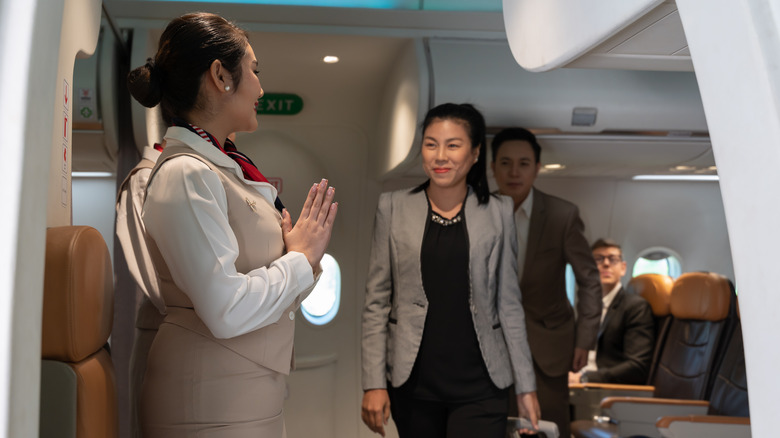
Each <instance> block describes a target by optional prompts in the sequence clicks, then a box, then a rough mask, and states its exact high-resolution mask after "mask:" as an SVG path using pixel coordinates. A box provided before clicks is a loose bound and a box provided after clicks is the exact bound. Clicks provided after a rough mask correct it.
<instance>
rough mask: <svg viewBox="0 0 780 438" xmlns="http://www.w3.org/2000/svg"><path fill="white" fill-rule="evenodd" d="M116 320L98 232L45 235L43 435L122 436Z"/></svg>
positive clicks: (75, 229) (61, 230) (66, 230)
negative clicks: (113, 351)
mask: <svg viewBox="0 0 780 438" xmlns="http://www.w3.org/2000/svg"><path fill="white" fill-rule="evenodd" d="M112 319H113V275H112V270H111V259H110V257H109V254H108V248H107V247H106V243H105V241H104V240H103V237H102V236H101V235H100V233H99V232H98V231H97V230H95V229H94V228H91V227H84V226H66V227H56V228H50V229H49V230H47V233H46V266H45V272H44V291H43V339H42V342H41V350H42V351H41V355H42V359H43V363H42V366H41V412H40V436H41V437H76V438H92V437H95V438H112V437H116V436H117V435H118V432H119V430H118V424H117V398H116V387H115V379H114V369H113V365H112V363H111V358H110V356H109V354H108V351H107V350H106V349H105V348H104V345H106V341H107V340H108V337H109V335H110V333H111V324H112Z"/></svg>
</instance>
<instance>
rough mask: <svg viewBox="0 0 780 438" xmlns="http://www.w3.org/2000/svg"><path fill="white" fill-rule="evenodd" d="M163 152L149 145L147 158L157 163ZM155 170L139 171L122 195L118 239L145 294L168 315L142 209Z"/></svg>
mask: <svg viewBox="0 0 780 438" xmlns="http://www.w3.org/2000/svg"><path fill="white" fill-rule="evenodd" d="M159 157H160V151H158V150H156V149H154V148H153V147H151V146H146V147H145V148H144V151H143V158H144V159H146V160H149V161H151V162H152V163H156V162H157V158H159ZM151 173H152V169H148V168H142V169H138V170H137V171H136V172H135V173H134V174H133V175H132V176H130V178H129V179H128V181H127V184H126V187H124V190H122V191H121V192H120V193H119V199H118V200H117V204H116V237H117V239H118V240H119V244H120V246H121V247H122V253H123V254H124V256H125V261H126V262H127V269H128V271H130V275H132V276H133V279H134V280H135V282H136V284H137V285H138V287H139V288H140V289H141V291H142V292H143V293H144V294H145V295H146V296H147V297H149V299H150V300H151V301H152V304H154V306H155V307H157V310H159V311H160V312H161V313H164V312H165V303H164V302H163V299H162V297H161V296H160V285H159V283H158V281H157V271H156V270H155V269H154V264H153V263H152V258H151V256H150V255H149V249H148V248H147V247H146V240H145V238H144V232H145V230H144V223H143V221H142V220H141V210H142V208H143V205H144V198H145V197H146V183H147V182H148V181H149V175H150V174H151Z"/></svg>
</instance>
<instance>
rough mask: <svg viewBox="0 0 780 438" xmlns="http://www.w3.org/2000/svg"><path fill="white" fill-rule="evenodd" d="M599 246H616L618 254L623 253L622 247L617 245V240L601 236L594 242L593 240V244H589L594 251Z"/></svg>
mask: <svg viewBox="0 0 780 438" xmlns="http://www.w3.org/2000/svg"><path fill="white" fill-rule="evenodd" d="M599 248H617V249H618V250H619V251H620V255H621V256H622V255H623V249H622V248H621V247H620V245H618V243H617V242H615V241H614V240H612V239H610V238H602V239H599V240H597V241H595V242H593V245H591V247H590V250H591V251H595V250H597V249H599Z"/></svg>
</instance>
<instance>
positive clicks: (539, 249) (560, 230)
mask: <svg viewBox="0 0 780 438" xmlns="http://www.w3.org/2000/svg"><path fill="white" fill-rule="evenodd" d="M584 228H585V226H584V225H583V223H582V220H581V219H580V214H579V209H578V208H577V206H576V205H574V204H572V203H571V202H568V201H565V200H563V199H561V198H558V197H555V196H551V195H548V194H546V193H544V192H542V191H540V190H538V189H536V188H534V201H533V207H532V209H531V218H530V222H529V228H528V246H527V249H526V254H525V264H524V268H523V278H522V279H521V280H520V290H521V291H522V293H523V308H524V309H525V314H526V324H527V327H528V343H529V344H530V346H531V353H532V354H533V359H534V361H535V362H536V365H537V366H538V367H539V368H540V369H541V370H542V371H543V372H544V373H545V374H547V375H548V376H551V377H552V376H562V375H564V374H566V373H567V372H568V371H569V370H570V369H571V365H572V361H573V355H574V347H575V346H577V347H580V348H584V349H586V350H592V349H593V348H594V347H595V345H596V335H597V333H598V329H599V321H600V320H601V306H602V303H601V280H600V278H599V271H598V269H597V268H596V263H595V262H594V261H593V254H592V252H591V250H590V245H588V241H587V240H586V239H585V236H584V235H583V230H584ZM567 263H569V264H571V266H572V268H573V270H574V276H575V278H576V279H577V287H578V290H577V320H576V324H575V317H574V311H573V309H572V307H571V304H569V300H568V298H567V297H566V264H567ZM575 325H576V326H575Z"/></svg>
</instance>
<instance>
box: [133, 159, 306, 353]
mask: <svg viewBox="0 0 780 438" xmlns="http://www.w3.org/2000/svg"><path fill="white" fill-rule="evenodd" d="M143 221H144V224H145V225H146V230H147V233H148V234H149V236H151V238H152V239H154V241H155V243H156V244H157V247H158V249H159V251H160V253H161V255H162V256H163V258H164V260H165V262H166V264H167V265H168V269H169V270H170V273H171V277H172V279H173V281H174V282H175V283H176V285H177V286H178V287H179V288H180V289H181V290H182V291H184V293H186V294H187V296H188V297H189V299H190V300H191V301H192V303H193V306H194V309H195V312H196V313H197V314H198V316H199V317H200V318H201V319H202V320H203V322H204V323H205V324H206V326H207V327H208V328H209V330H210V331H211V332H212V333H213V334H214V336H215V337H217V338H232V337H235V336H239V335H242V334H244V333H248V332H250V331H253V330H256V329H259V328H262V327H265V326H267V325H269V324H272V323H274V322H276V321H278V320H279V318H280V317H281V315H282V313H283V312H284V310H285V309H286V308H287V307H289V306H290V305H291V304H293V303H294V302H295V300H296V298H297V297H298V296H299V294H301V293H302V292H307V291H309V290H310V288H311V286H312V284H313V283H314V277H313V273H312V269H311V266H310V265H309V263H308V261H307V260H306V257H305V256H304V255H303V254H301V253H298V252H289V253H287V254H285V255H283V256H281V257H280V258H278V259H277V260H275V261H274V262H272V263H271V264H270V265H269V266H267V267H266V266H263V267H258V268H257V269H253V270H251V271H250V272H237V270H236V266H235V261H236V259H237V257H238V251H239V246H238V242H237V239H236V236H235V234H234V233H233V230H232V229H231V227H230V223H229V222H228V207H227V197H226V194H225V189H224V187H223V186H222V183H221V182H220V179H219V177H218V176H217V174H216V173H214V172H213V171H211V170H210V169H209V168H208V166H206V165H205V164H204V163H202V162H200V161H199V160H197V159H194V158H190V157H178V158H174V159H171V160H169V161H168V162H166V163H165V166H164V167H162V168H161V169H160V170H159V171H158V173H157V175H155V177H154V180H153V181H152V183H151V185H150V187H149V189H148V191H147V199H146V204H145V205H144V210H143Z"/></svg>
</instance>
